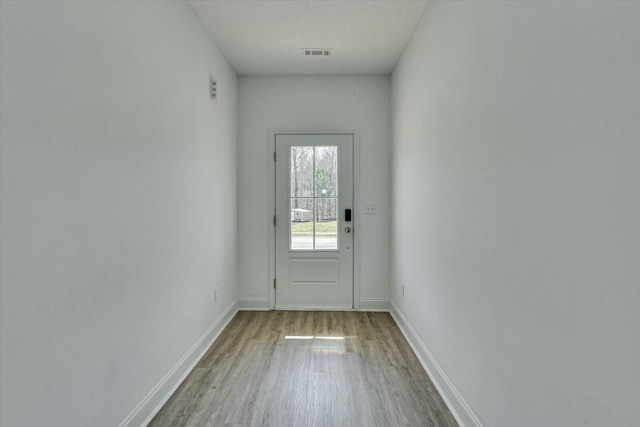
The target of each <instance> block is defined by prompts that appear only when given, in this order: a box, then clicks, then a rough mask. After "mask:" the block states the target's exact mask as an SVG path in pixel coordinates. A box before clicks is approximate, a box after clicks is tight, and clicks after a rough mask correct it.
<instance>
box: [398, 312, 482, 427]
mask: <svg viewBox="0 0 640 427" xmlns="http://www.w3.org/2000/svg"><path fill="white" fill-rule="evenodd" d="M390 303H391V316H392V317H393V319H394V320H395V322H396V324H397V325H398V327H399V328H400V331H401V332H402V334H403V335H404V337H405V338H406V339H407V341H408V342H409V345H410V346H411V348H412V349H413V352H414V353H415V354H416V356H417V357H418V360H419V361H420V363H421V364H422V367H423V368H424V369H425V371H427V374H428V375H429V378H431V381H432V382H433V384H434V385H435V386H436V389H438V392H439V393H440V396H442V399H443V400H444V402H445V403H446V405H447V407H448V408H449V410H450V411H451V413H452V414H453V416H454V418H455V419H456V421H457V422H458V424H459V425H460V426H461V427H482V423H481V422H480V420H479V419H478V417H476V415H475V414H474V413H473V411H472V410H471V408H470V407H469V405H467V403H466V402H465V401H464V399H463V398H462V396H461V395H460V393H458V390H456V388H455V387H454V385H453V383H452V382H451V380H449V378H448V377H447V374H445V373H444V371H443V370H442V368H441V367H440V365H439V364H438V362H437V361H436V359H435V358H434V357H433V355H432V354H431V352H430V351H429V349H428V348H427V346H426V345H425V343H424V342H423V341H422V339H421V338H420V336H419V335H418V333H417V332H416V330H415V329H414V328H413V326H412V325H411V323H409V321H408V320H407V318H406V317H405V315H404V314H403V313H402V312H401V311H400V309H399V308H398V306H397V305H396V304H395V303H394V302H393V301H390Z"/></svg>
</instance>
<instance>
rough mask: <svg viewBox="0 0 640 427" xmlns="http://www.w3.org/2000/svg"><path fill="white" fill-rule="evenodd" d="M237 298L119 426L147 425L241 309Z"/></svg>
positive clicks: (137, 426) (135, 426)
mask: <svg viewBox="0 0 640 427" xmlns="http://www.w3.org/2000/svg"><path fill="white" fill-rule="evenodd" d="M237 305H238V303H237V300H233V301H232V302H231V304H229V306H228V307H227V308H226V309H225V310H224V312H223V313H222V314H221V315H220V317H218V318H217V319H216V320H215V322H213V324H212V325H211V326H209V328H208V329H207V330H206V332H205V333H204V334H203V335H202V336H201V337H200V338H199V339H198V341H196V343H195V344H194V345H193V346H192V347H191V348H190V349H189V351H187V353H186V354H185V355H184V356H182V358H181V359H180V360H179V361H178V363H176V364H175V365H174V367H173V368H171V370H169V372H167V374H166V375H165V376H164V378H162V380H160V382H159V383H158V385H156V386H155V387H154V388H153V389H152V390H151V391H150V392H149V394H147V395H146V396H145V397H144V399H142V401H141V402H140V403H139V404H138V406H136V407H135V409H134V410H133V411H132V412H131V413H130V414H129V415H128V416H127V417H126V418H125V419H124V420H123V421H122V422H121V423H120V426H119V427H139V426H146V425H147V424H149V423H150V422H151V420H152V419H153V417H154V416H155V415H156V414H157V413H158V411H160V409H161V408H162V406H163V405H164V404H165V403H166V402H167V400H169V398H170V397H171V395H172V394H173V393H174V392H175V391H176V390H177V388H178V387H179V386H180V384H182V381H184V379H185V378H186V377H187V375H189V373H190V372H191V371H192V370H193V368H194V367H195V366H196V364H197V363H198V362H199V361H200V359H202V357H203V356H204V355H205V353H206V352H207V350H208V349H209V347H211V345H212V344H213V342H214V341H215V340H216V338H218V336H219V335H220V332H222V330H223V329H224V328H225V327H226V326H227V324H228V323H229V322H230V321H231V319H233V316H235V314H236V313H237V312H238V308H237Z"/></svg>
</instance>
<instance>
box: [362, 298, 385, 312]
mask: <svg viewBox="0 0 640 427" xmlns="http://www.w3.org/2000/svg"><path fill="white" fill-rule="evenodd" d="M390 309H391V307H390V305H389V298H360V308H359V309H358V310H360V311H389V310H390Z"/></svg>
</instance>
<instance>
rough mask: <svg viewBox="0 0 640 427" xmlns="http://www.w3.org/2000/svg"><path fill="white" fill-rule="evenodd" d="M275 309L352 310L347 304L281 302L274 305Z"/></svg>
mask: <svg viewBox="0 0 640 427" xmlns="http://www.w3.org/2000/svg"><path fill="white" fill-rule="evenodd" d="M276 310H294V311H352V310H353V307H351V306H349V305H305V304H283V305H276Z"/></svg>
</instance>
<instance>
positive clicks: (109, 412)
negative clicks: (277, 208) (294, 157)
mask: <svg viewBox="0 0 640 427" xmlns="http://www.w3.org/2000/svg"><path fill="white" fill-rule="evenodd" d="M0 14H1V25H0V31H1V33H0V43H1V44H0V52H1V58H0V59H1V61H0V82H1V87H0V89H1V97H0V117H1V122H0V129H1V133H0V141H1V157H2V159H1V201H2V211H1V219H2V221H1V233H2V241H1V258H0V261H1V276H0V277H1V283H2V287H1V297H2V303H1V312H2V314H1V323H2V329H1V338H2V343H1V348H2V350H1V351H2V353H1V365H0V366H1V390H0V393H1V399H2V403H1V410H0V413H1V418H0V424H1V425H3V426H7V427H8V426H12V427H16V426H29V427H32V426H45V425H46V426H113V425H117V424H118V423H119V422H121V421H122V420H123V419H124V418H125V417H126V416H127V414H129V413H130V412H131V411H132V410H133V409H134V408H135V407H136V405H137V404H138V403H140V402H141V400H142V399H143V397H144V396H145V395H146V394H147V393H148V392H150V391H151V390H152V388H153V387H154V386H156V384H158V383H159V381H160V380H161V379H162V378H163V376H164V375H165V374H166V373H167V372H168V371H169V370H170V369H171V368H172V367H173V366H174V365H175V364H176V362H178V360H179V359H180V358H181V357H182V356H183V355H185V353H187V351H188V350H189V349H190V348H191V346H192V345H193V344H194V343H195V342H196V341H197V340H198V339H199V338H200V337H201V335H202V334H203V333H204V332H205V330H207V328H209V326H210V325H212V323H213V322H214V321H215V320H216V319H217V318H218V317H219V316H220V315H221V313H222V312H223V310H224V309H225V307H227V306H228V305H229V304H230V303H231V302H232V301H233V300H234V299H235V298H236V251H237V248H236V206H237V202H236V199H237V196H236V189H237V188H236V184H237V170H236V151H237V150H236V132H237V81H236V77H235V73H234V72H233V70H232V69H231V68H230V67H229V66H228V65H227V63H226V61H225V60H224V59H223V58H222V56H221V55H220V54H219V53H218V52H217V50H216V48H215V46H214V45H213V43H212V42H211V41H210V39H209V38H208V36H207V35H206V34H205V32H204V30H203V29H202V27H201V26H200V23H199V21H198V19H197V17H196V15H195V14H194V12H193V11H192V10H191V8H190V7H189V5H188V4H186V3H184V2H134V1H128V2H111V1H105V2H61V1H55V2H53V1H42V2H39V1H28V2H13V1H2V2H0ZM209 72H212V73H213V75H214V76H216V77H217V78H218V81H219V97H220V98H219V100H218V101H217V102H213V101H211V100H210V99H209V95H208V89H207V86H208V76H209ZM215 286H220V288H221V301H220V302H218V303H216V304H214V303H213V288H214V287H215Z"/></svg>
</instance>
